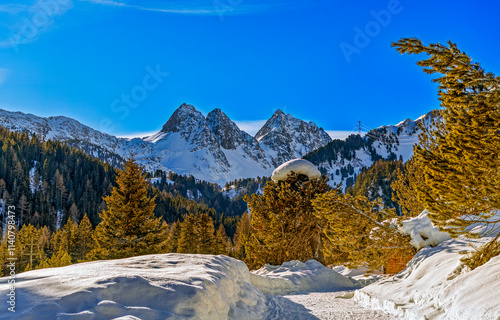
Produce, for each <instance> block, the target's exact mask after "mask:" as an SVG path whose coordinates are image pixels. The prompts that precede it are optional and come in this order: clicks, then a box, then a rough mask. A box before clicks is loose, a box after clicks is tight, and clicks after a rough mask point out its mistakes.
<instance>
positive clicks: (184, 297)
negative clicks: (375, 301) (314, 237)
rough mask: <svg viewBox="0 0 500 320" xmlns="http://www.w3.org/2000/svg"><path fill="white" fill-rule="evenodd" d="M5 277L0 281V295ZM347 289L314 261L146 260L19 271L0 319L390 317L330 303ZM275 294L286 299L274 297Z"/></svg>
mask: <svg viewBox="0 0 500 320" xmlns="http://www.w3.org/2000/svg"><path fill="white" fill-rule="evenodd" d="M7 280H8V278H6V277H4V278H0V296H2V297H7V294H8V293H9V292H10V289H9V284H8V283H7ZM266 280H268V281H269V282H270V283H271V284H269V283H266ZM277 284H278V285H277ZM354 286H355V282H354V281H352V280H350V279H347V278H345V277H343V276H341V275H340V274H338V273H336V272H334V271H332V270H331V269H328V268H326V267H324V266H322V265H321V264H319V263H318V262H316V261H309V262H307V263H301V262H298V261H292V262H289V263H286V264H284V265H282V266H280V267H273V268H271V267H267V268H264V269H261V270H260V271H258V272H255V273H253V274H252V273H250V272H249V271H248V268H247V267H246V265H245V264H244V263H243V262H242V261H240V260H236V259H232V258H229V257H226V256H211V255H189V254H163V255H149V256H141V257H134V258H128V259H121V260H108V261H94V262H87V263H80V264H75V265H71V266H67V267H62V268H50V269H42V270H34V271H29V272H24V273H21V274H19V275H18V276H17V279H16V290H15V293H16V312H15V313H12V312H10V311H7V310H6V308H5V309H4V310H2V312H0V319H22V320H35V319H36V320H53V319H76V320H80V319H95V320H99V319H116V320H118V319H120V320H125V319H127V320H136V319H144V320H155V319H238V320H239V319H285V320H286V319H392V318H391V317H390V316H384V315H383V313H382V312H378V311H372V310H369V309H365V308H363V307H361V306H359V305H358V306H356V305H355V303H354V302H353V300H352V299H345V298H336V297H337V296H345V295H346V294H347V297H351V296H352V295H353V292H352V290H351V291H349V292H347V291H338V290H339V289H340V288H346V287H347V288H351V289H352V288H354ZM311 289H314V290H318V289H323V290H330V292H307V291H308V290H311ZM332 290H333V292H332ZM263 291H264V292H266V293H267V294H265V293H264V292H263ZM298 291H300V292H298ZM283 292H286V293H287V294H293V295H287V296H278V295H275V294H278V293H283Z"/></svg>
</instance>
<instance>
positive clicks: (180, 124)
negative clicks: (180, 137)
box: [161, 103, 205, 132]
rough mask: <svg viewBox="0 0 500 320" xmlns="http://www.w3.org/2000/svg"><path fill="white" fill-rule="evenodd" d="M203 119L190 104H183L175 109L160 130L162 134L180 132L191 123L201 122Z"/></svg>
mask: <svg viewBox="0 0 500 320" xmlns="http://www.w3.org/2000/svg"><path fill="white" fill-rule="evenodd" d="M204 119H205V118H204V117H203V115H202V114H201V112H200V111H198V110H196V108H195V107H194V106H192V105H190V104H187V103H183V104H181V106H180V107H179V108H177V109H176V110H175V111H174V113H173V114H172V116H171V117H170V119H168V121H167V123H165V125H164V126H163V128H162V129H161V131H162V132H180V131H182V129H183V128H184V127H186V126H188V125H189V124H191V123H193V122H199V121H203V120H204Z"/></svg>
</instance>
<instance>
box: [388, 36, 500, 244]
mask: <svg viewBox="0 0 500 320" xmlns="http://www.w3.org/2000/svg"><path fill="white" fill-rule="evenodd" d="M393 46H394V47H396V50H397V51H398V52H400V53H408V54H420V53H426V54H427V55H429V58H428V59H426V60H421V61H419V62H418V63H417V64H418V65H419V66H421V67H422V68H423V71H424V72H425V73H427V74H439V75H440V76H438V77H437V78H435V79H434V80H433V81H434V82H436V83H438V85H439V91H438V93H439V100H440V102H441V106H442V109H441V110H440V112H439V118H437V119H436V122H435V123H434V125H433V126H427V127H423V132H422V134H421V135H420V142H419V145H417V146H416V148H415V149H414V157H415V158H416V159H417V160H418V166H419V170H421V171H420V172H421V175H422V183H418V184H416V185H415V188H416V191H417V194H416V196H417V198H418V199H419V200H420V201H422V203H423V204H424V206H425V207H426V208H427V209H428V210H429V211H430V212H431V213H432V214H429V217H430V218H431V219H432V221H433V223H434V224H435V225H437V226H438V227H439V228H440V229H441V230H442V231H447V232H449V233H450V235H452V236H458V235H460V234H467V235H468V236H477V234H471V233H469V232H468V229H467V228H468V227H469V226H471V225H473V224H479V225H483V226H485V225H494V224H496V223H498V222H500V221H499V220H498V219H489V218H491V217H492V215H493V214H494V212H495V211H496V210H498V209H500V159H499V157H498V155H499V154H500V132H499V128H500V78H499V77H497V76H495V75H494V74H492V73H488V72H485V71H484V70H483V69H482V68H481V66H480V65H479V64H478V63H473V62H472V59H471V58H470V57H469V56H468V55H467V54H465V52H462V51H460V50H459V49H458V47H457V45H456V44H454V43H452V42H448V44H447V45H442V44H439V43H436V44H430V45H428V46H425V45H423V43H422V42H421V41H420V40H418V39H415V38H410V39H401V40H400V41H398V42H397V43H393ZM488 219H489V220H488ZM484 230H488V232H489V233H490V234H493V235H496V234H498V232H499V229H498V228H484Z"/></svg>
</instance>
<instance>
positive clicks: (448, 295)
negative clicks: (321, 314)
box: [354, 238, 500, 320]
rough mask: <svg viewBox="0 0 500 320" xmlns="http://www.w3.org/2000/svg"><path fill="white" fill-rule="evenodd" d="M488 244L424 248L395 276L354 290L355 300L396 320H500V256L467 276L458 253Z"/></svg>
mask: <svg viewBox="0 0 500 320" xmlns="http://www.w3.org/2000/svg"><path fill="white" fill-rule="evenodd" d="M489 240H491V238H483V239H478V240H468V239H451V240H447V241H445V242H443V243H441V244H440V245H438V246H437V247H434V248H432V247H425V248H423V249H421V250H420V251H419V252H418V253H417V254H416V255H415V257H414V258H413V259H412V260H411V261H410V262H409V263H408V267H407V268H406V269H405V270H403V271H402V272H400V273H399V274H397V275H395V276H393V277H390V278H388V279H386V280H382V281H379V282H376V283H374V284H372V285H369V286H367V287H365V288H363V289H360V290H357V291H356V292H355V294H354V299H355V300H356V301H357V302H359V303H361V304H362V305H364V306H366V307H369V308H373V309H378V310H383V311H385V312H388V313H391V314H393V315H395V316H397V317H398V318H400V319H436V320H440V319H450V320H481V319H483V320H490V319H491V320H497V319H500V304H499V303H498V302H499V301H500V290H498V287H499V286H500V256H498V257H495V258H493V259H491V260H490V261H489V262H487V263H486V264H484V265H482V266H480V267H478V268H476V269H474V270H472V271H469V270H468V268H466V267H465V266H464V265H463V264H461V262H460V258H461V257H462V255H461V254H459V252H463V251H470V250H472V248H471V246H469V243H471V244H473V245H474V246H475V247H477V246H480V245H482V244H484V243H486V242H488V241H489Z"/></svg>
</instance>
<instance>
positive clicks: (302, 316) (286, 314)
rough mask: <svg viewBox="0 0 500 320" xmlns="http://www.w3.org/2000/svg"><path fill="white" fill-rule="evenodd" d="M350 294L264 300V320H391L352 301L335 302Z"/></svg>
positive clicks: (392, 318) (385, 315) (341, 300)
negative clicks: (265, 301)
mask: <svg viewBox="0 0 500 320" xmlns="http://www.w3.org/2000/svg"><path fill="white" fill-rule="evenodd" d="M346 294H347V295H349V294H350V295H352V294H353V291H337V292H309V293H304V294H294V295H287V296H283V297H280V296H268V299H269V300H268V302H267V304H268V306H269V309H270V310H269V311H268V314H267V320H274V319H276V320H277V319H280V320H318V319H321V320H323V319H325V320H326V319H334V320H372V319H380V320H394V319H396V318H394V317H393V316H391V315H388V314H386V313H383V312H380V311H375V310H371V309H367V308H364V307H362V306H360V305H359V304H356V302H354V301H353V300H352V299H345V298H336V297H339V296H345V295H346Z"/></svg>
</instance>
